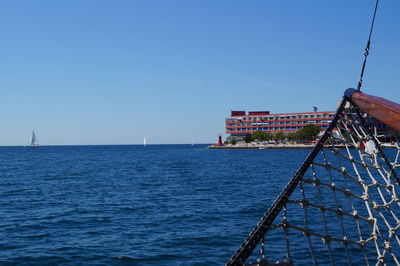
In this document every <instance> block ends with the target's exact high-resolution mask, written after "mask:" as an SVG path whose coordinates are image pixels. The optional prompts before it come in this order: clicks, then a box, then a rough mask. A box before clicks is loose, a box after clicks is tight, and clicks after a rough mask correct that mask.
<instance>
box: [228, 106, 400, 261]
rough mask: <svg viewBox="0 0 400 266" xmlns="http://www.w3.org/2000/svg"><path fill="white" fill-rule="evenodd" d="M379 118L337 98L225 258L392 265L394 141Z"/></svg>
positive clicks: (396, 239)
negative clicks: (288, 176)
mask: <svg viewBox="0 0 400 266" xmlns="http://www.w3.org/2000/svg"><path fill="white" fill-rule="evenodd" d="M399 123H400V121H399ZM381 125H382V124H381V123H376V121H375V120H374V119H373V118H371V117H370V116H369V115H368V114H366V113H364V112H362V111H361V110H360V109H359V108H358V107H357V106H356V105H355V104H353V103H352V102H351V101H350V100H348V99H347V100H346V98H345V99H344V100H343V102H342V104H341V106H340V107H339V109H338V112H337V114H336V116H335V119H334V120H333V121H332V124H331V126H330V127H329V128H328V130H327V131H326V132H325V134H324V137H322V139H321V141H320V142H319V143H318V145H317V147H316V148H315V149H314V150H313V151H312V152H311V154H310V155H309V157H308V158H307V159H306V161H305V162H304V163H303V165H302V167H301V168H300V169H299V170H298V172H297V173H296V174H295V176H294V177H293V178H292V180H291V181H290V182H289V184H288V185H287V187H286V188H285V190H284V191H283V192H282V194H281V195H280V196H279V197H278V199H277V200H276V201H275V203H274V204H273V206H272V207H271V208H270V210H269V211H268V212H267V213H266V215H265V216H264V217H263V218H262V219H261V221H260V222H259V224H258V225H257V227H256V228H255V230H254V231H253V232H252V233H251V234H250V235H249V238H248V239H246V241H245V243H244V244H243V245H242V247H241V248H240V249H239V250H238V252H237V253H236V255H235V256H234V257H233V258H232V259H231V261H230V262H228V265H242V264H244V263H246V259H247V258H248V257H250V258H249V259H248V260H247V261H253V262H247V263H248V264H247V265H271V264H278V265H298V264H302V265H303V264H304V265H309V264H314V265H317V264H331V265H342V264H365V265H370V264H372V265H385V264H387V265H395V264H396V265H400V236H399V234H400V201H399V199H400V197H399V195H400V180H399V177H398V174H397V173H396V172H398V170H399V168H400V142H399V138H398V133H397V132H395V131H391V132H392V135H391V136H390V138H391V139H390V142H387V141H388V135H387V134H386V135H380V130H381V128H378V127H381ZM383 139H385V142H383ZM307 160H309V161H308V162H307ZM299 173H300V174H299ZM290 187H293V189H290ZM257 249H258V250H259V252H255V251H254V252H252V251H253V250H257ZM243 254H244V255H243ZM250 254H251V255H250Z"/></svg>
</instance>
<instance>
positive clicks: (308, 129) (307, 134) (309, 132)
mask: <svg viewBox="0 0 400 266" xmlns="http://www.w3.org/2000/svg"><path fill="white" fill-rule="evenodd" d="M319 132H321V128H320V127H319V126H315V125H307V126H305V127H303V128H302V129H300V130H299V131H297V132H296V134H297V136H298V138H299V139H303V140H315V139H316V138H317V136H318V134H319Z"/></svg>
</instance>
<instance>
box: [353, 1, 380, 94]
mask: <svg viewBox="0 0 400 266" xmlns="http://www.w3.org/2000/svg"><path fill="white" fill-rule="evenodd" d="M378 4H379V0H376V4H375V10H374V16H373V17H372V23H371V29H370V30H369V36H368V42H367V45H366V46H365V51H364V62H363V65H362V68H361V74H360V80H359V81H358V85H357V91H360V90H361V87H362V83H363V76H364V70H365V65H366V63H367V57H368V55H369V47H370V45H371V36H372V30H373V29H374V24H375V16H376V10H377V9H378Z"/></svg>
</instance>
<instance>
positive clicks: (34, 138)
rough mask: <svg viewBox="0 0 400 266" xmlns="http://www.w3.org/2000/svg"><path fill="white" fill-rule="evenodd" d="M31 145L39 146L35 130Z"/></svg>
mask: <svg viewBox="0 0 400 266" xmlns="http://www.w3.org/2000/svg"><path fill="white" fill-rule="evenodd" d="M31 146H39V141H38V139H37V137H36V135H35V131H32V139H31Z"/></svg>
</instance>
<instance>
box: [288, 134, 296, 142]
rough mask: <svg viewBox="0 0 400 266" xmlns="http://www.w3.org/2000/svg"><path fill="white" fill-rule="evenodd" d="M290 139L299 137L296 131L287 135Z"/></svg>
mask: <svg viewBox="0 0 400 266" xmlns="http://www.w3.org/2000/svg"><path fill="white" fill-rule="evenodd" d="M286 137H287V139H288V140H289V141H295V140H296V139H297V135H296V132H290V133H288V134H287V135H286Z"/></svg>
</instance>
